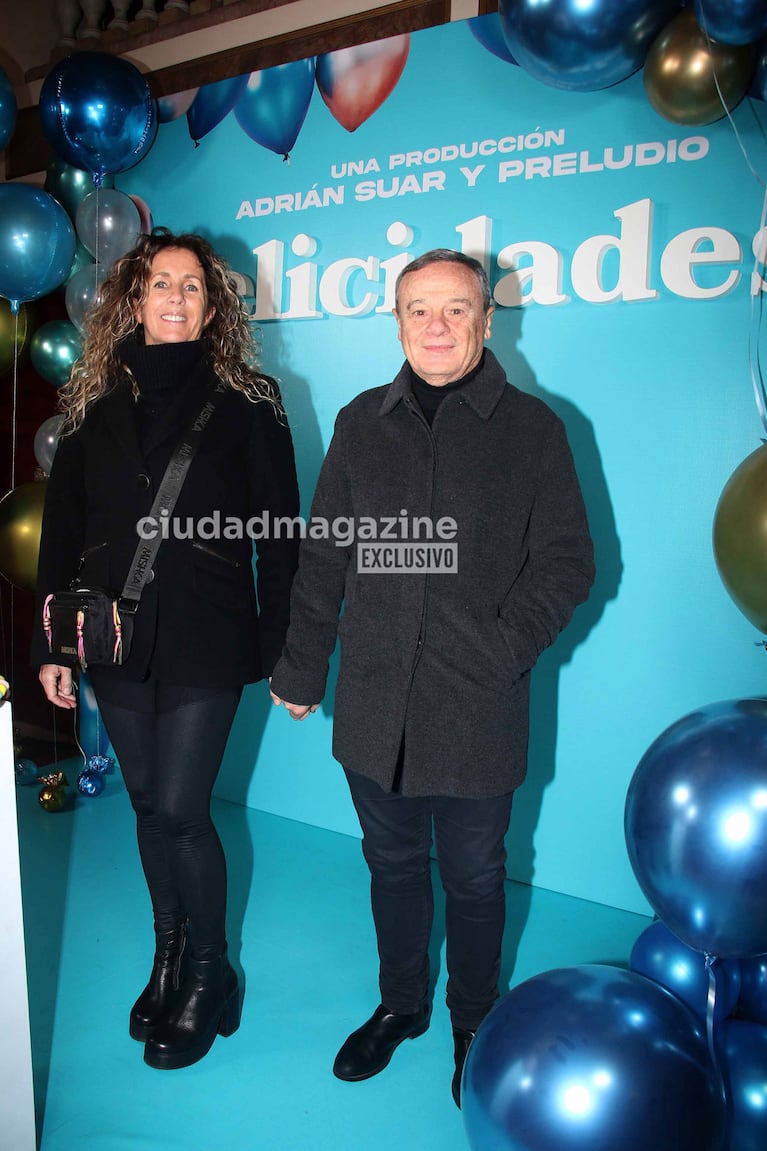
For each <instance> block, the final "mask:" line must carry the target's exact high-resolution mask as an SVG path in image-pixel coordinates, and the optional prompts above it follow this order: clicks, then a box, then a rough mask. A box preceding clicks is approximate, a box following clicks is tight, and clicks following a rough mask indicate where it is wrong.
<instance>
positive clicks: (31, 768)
mask: <svg viewBox="0 0 767 1151" xmlns="http://www.w3.org/2000/svg"><path fill="white" fill-rule="evenodd" d="M15 777H16V782H17V783H18V784H19V786H20V787H30V786H31V785H32V784H33V783H37V782H38V780H39V778H40V768H39V767H38V766H37V764H36V763H35V762H34V760H32V759H26V758H22V759H17V760H16V764H15Z"/></svg>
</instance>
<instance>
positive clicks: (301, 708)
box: [269, 688, 320, 720]
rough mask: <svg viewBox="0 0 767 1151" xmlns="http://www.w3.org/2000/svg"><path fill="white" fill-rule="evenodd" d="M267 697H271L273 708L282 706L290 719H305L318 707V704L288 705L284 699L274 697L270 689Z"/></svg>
mask: <svg viewBox="0 0 767 1151" xmlns="http://www.w3.org/2000/svg"><path fill="white" fill-rule="evenodd" d="M269 695H270V696H271V697H272V703H273V704H274V706H275V707H279V706H280V704H282V706H283V707H284V708H285V710H286V711H287V712H288V714H289V716H290V718H291V719H298V720H301V719H306V717H307V715H312V714H313V713H314V712H315V711H316V710H317V708H318V707H319V706H320V705H319V704H318V703H288V701H287V700H286V699H280V697H279V696H278V695H275V694H274V692H273V691H272V690H271V688H270V689H269Z"/></svg>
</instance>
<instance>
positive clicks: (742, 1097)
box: [723, 1019, 767, 1151]
mask: <svg viewBox="0 0 767 1151" xmlns="http://www.w3.org/2000/svg"><path fill="white" fill-rule="evenodd" d="M724 1027H725V1031H724V1042H723V1048H724V1078H725V1083H726V1089H727V1107H728V1124H727V1151H764V1149H765V1147H767V1027H762V1026H760V1025H759V1024H758V1023H747V1022H745V1021H744V1020H741V1019H730V1020H728V1021H727V1022H726V1023H725V1025H724Z"/></svg>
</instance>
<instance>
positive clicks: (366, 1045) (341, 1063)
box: [333, 1004, 431, 1083]
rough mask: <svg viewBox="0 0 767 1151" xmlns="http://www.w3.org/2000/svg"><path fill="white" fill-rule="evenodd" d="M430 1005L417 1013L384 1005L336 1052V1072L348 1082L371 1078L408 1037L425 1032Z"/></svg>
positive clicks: (377, 1008)
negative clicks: (409, 1013)
mask: <svg viewBox="0 0 767 1151" xmlns="http://www.w3.org/2000/svg"><path fill="white" fill-rule="evenodd" d="M430 1014H431V1011H430V1008H429V1007H428V1006H426V1007H424V1008H423V1010H421V1011H417V1012H416V1013H415V1014H414V1015H396V1014H395V1013H394V1012H393V1011H389V1010H388V1008H386V1007H384V1006H383V1004H381V1006H380V1007H376V1009H375V1011H374V1012H373V1014H372V1015H371V1017H370V1019H368V1021H367V1023H363V1024H362V1026H361V1027H359V1028H358V1029H357V1030H356V1031H353V1032H352V1033H351V1035H350V1036H349V1038H348V1039H347V1040H346V1042H345V1043H344V1045H343V1047H342V1048H341V1050H340V1051H339V1052H338V1055H336V1061H335V1063H334V1064H333V1074H334V1075H335V1076H336V1078H337V1079H345V1080H346V1081H347V1082H348V1083H358V1082H359V1081H360V1080H361V1079H370V1078H371V1077H372V1076H373V1075H377V1074H378V1072H379V1071H383V1069H384V1067H386V1065H387V1063H388V1062H389V1060H390V1059H391V1057H392V1055H393V1054H394V1052H395V1051H396V1049H397V1048H398V1047H399V1045H400V1043H402V1042H403V1040H405V1039H415V1038H416V1037H417V1036H419V1035H423V1033H424V1031H425V1030H426V1029H427V1027H428V1026H429V1017H430Z"/></svg>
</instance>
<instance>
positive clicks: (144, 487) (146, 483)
mask: <svg viewBox="0 0 767 1151" xmlns="http://www.w3.org/2000/svg"><path fill="white" fill-rule="evenodd" d="M151 483H152V481H151V480H150V478H149V476H148V475H147V474H146V472H139V474H138V475H137V476H136V486H137V487H138V488H140V489H141V491H144V492H146V491H149V487H150V485H151Z"/></svg>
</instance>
